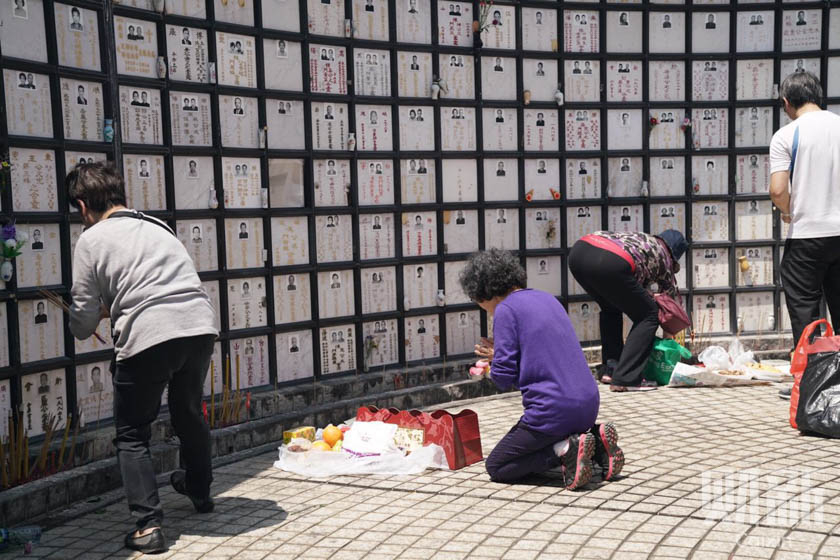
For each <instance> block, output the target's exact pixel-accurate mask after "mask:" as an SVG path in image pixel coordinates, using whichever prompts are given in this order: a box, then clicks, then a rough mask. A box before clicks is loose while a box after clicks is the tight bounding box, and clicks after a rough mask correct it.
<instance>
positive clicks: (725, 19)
mask: <svg viewBox="0 0 840 560" xmlns="http://www.w3.org/2000/svg"><path fill="white" fill-rule="evenodd" d="M691 51H692V52H695V53H725V52H729V14H728V13H727V12H694V13H692V14H691Z"/></svg>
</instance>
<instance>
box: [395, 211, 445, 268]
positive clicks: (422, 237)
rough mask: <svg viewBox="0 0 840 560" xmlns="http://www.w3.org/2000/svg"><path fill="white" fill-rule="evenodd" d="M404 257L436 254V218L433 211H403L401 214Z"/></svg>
mask: <svg viewBox="0 0 840 560" xmlns="http://www.w3.org/2000/svg"><path fill="white" fill-rule="evenodd" d="M402 252H403V256H404V257H422V256H426V255H436V254H437V253H438V250H437V220H436V217H435V213H434V212H405V213H403V215H402Z"/></svg>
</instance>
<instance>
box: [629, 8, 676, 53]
mask: <svg viewBox="0 0 840 560" xmlns="http://www.w3.org/2000/svg"><path fill="white" fill-rule="evenodd" d="M637 32H638V30H637ZM639 36H640V37H641V34H639ZM648 38H649V39H648V40H649V42H650V52H652V53H657V54H658V53H684V52H685V12H650V13H649V14H648Z"/></svg>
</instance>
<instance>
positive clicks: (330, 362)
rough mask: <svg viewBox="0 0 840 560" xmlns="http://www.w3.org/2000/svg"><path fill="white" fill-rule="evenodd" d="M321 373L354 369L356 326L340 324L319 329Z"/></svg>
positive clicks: (326, 373)
mask: <svg viewBox="0 0 840 560" xmlns="http://www.w3.org/2000/svg"><path fill="white" fill-rule="evenodd" d="M320 339H321V341H320V344H321V374H322V375H328V374H330V373H340V372H342V371H349V370H354V369H356V327H355V326H353V325H342V326H338V327H327V328H322V329H320Z"/></svg>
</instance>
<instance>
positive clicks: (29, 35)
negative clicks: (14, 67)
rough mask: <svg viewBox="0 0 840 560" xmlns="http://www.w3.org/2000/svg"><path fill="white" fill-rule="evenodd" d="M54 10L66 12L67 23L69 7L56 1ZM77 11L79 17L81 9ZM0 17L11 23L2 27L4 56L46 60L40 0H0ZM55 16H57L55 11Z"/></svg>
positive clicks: (0, 40) (0, 48) (1, 41)
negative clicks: (0, 0)
mask: <svg viewBox="0 0 840 560" xmlns="http://www.w3.org/2000/svg"><path fill="white" fill-rule="evenodd" d="M55 10H56V11H64V13H65V15H64V16H63V17H62V19H63V20H64V21H65V22H66V21H67V10H68V7H67V6H66V5H63V4H56V6H55ZM76 10H77V11H78V12H79V18H80V19H81V13H82V12H81V8H76ZM0 19H2V20H3V21H4V22H10V23H9V24H6V25H4V26H3V27H4V28H3V34H2V35H1V36H0V50H2V51H3V56H9V57H12V58H24V59H27V60H31V61H33V62H46V61H47V34H46V27H45V23H44V2H43V0H6V1H5V2H0ZM56 19H58V16H57V14H56ZM56 35H58V34H57V33H56ZM59 46H60V45H59Z"/></svg>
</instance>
